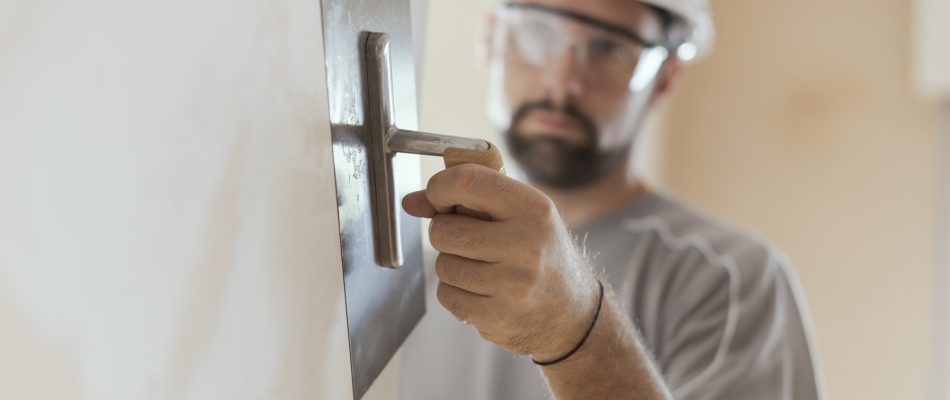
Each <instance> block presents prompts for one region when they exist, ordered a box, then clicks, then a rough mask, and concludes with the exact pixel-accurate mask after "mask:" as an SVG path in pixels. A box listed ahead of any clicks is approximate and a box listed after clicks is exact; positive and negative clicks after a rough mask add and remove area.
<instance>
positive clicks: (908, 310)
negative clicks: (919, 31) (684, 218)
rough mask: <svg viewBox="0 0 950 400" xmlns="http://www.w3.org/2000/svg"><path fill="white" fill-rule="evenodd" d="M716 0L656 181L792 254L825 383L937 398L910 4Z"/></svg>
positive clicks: (931, 185)
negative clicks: (711, 44) (715, 32)
mask: <svg viewBox="0 0 950 400" xmlns="http://www.w3.org/2000/svg"><path fill="white" fill-rule="evenodd" d="M713 4H714V8H715V12H716V17H717V18H718V23H719V27H720V37H719V43H718V47H717V49H716V52H715V53H714V56H713V58H711V59H709V60H708V61H706V62H704V63H702V64H700V65H697V66H696V67H695V68H694V69H693V70H692V71H690V73H689V75H688V77H687V80H686V82H684V83H685V85H684V86H683V87H682V89H683V90H682V91H681V92H680V93H679V94H678V97H677V99H676V102H675V103H674V104H673V106H672V109H671V110H670V112H669V115H668V118H667V120H666V125H667V128H668V130H667V132H666V133H665V140H664V143H665V145H664V148H663V149H662V152H663V153H664V154H665V157H664V161H663V162H664V164H663V165H662V166H661V168H660V169H661V170H662V171H663V173H662V180H663V181H664V182H665V183H666V184H667V186H668V187H669V188H671V189H672V190H673V191H674V192H676V193H680V194H682V195H683V196H684V197H686V198H687V199H689V200H691V201H693V202H694V203H696V204H699V205H700V206H702V207H703V208H705V209H707V210H710V211H713V212H714V213H715V214H718V215H720V216H723V217H725V218H727V219H729V220H731V221H735V222H737V223H739V224H742V225H745V226H747V227H750V228H752V229H754V230H756V231H758V232H761V233H764V234H765V235H766V236H767V237H769V238H770V239H771V240H772V241H773V242H775V243H776V244H778V245H779V246H780V247H781V248H782V249H784V250H785V251H786V252H787V253H788V254H789V256H790V257H791V259H792V261H793V262H794V263H795V267H796V268H797V270H798V272H799V274H800V276H801V278H802V282H803V284H804V289H805V293H806V294H807V296H808V298H809V299H808V300H809V302H810V304H811V310H812V316H813V317H814V323H815V328H816V331H817V339H818V348H819V354H820V357H821V361H822V364H823V367H824V371H825V373H826V374H825V375H826V378H827V379H826V381H827V393H828V394H829V398H832V399H928V398H934V397H932V395H931V393H930V392H931V388H932V387H933V384H932V382H931V377H932V374H931V368H932V367H933V361H934V350H933V348H934V343H935V340H938V339H937V338H934V337H933V336H932V332H933V316H934V315H935V312H936V311H935V309H934V287H935V284H934V264H935V261H934V256H935V254H936V248H935V247H936V243H935V241H934V233H935V232H936V230H935V229H936V227H935V224H934V221H935V219H936V216H935V213H936V196H937V193H936V187H937V185H936V183H937V163H936V156H937V150H936V148H937V139H936V132H937V129H936V109H935V106H934V105H933V104H929V103H926V102H925V101H923V100H921V98H919V97H917V94H916V92H915V91H914V85H913V78H912V68H911V65H912V62H911V60H912V51H911V48H912V35H911V32H912V25H911V24H912V4H911V3H910V2H907V1H904V0H886V1H873V2H868V1H862V0H841V1H834V2H809V3H807V4H803V3H800V2H777V1H767V2H763V1H756V0H732V1H719V2H713ZM942 245H943V246H946V245H947V244H942ZM942 340H950V338H943V339H942ZM943 379H946V377H943Z"/></svg>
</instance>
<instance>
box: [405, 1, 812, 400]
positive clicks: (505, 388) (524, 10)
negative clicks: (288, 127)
mask: <svg viewBox="0 0 950 400" xmlns="http://www.w3.org/2000/svg"><path fill="white" fill-rule="evenodd" d="M487 21H488V30H487V32H490V35H488V38H487V39H486V41H487V43H486V46H487V49H488V52H487V65H488V74H489V85H488V114H489V118H490V120H491V122H492V123H493V124H494V125H495V126H496V127H497V129H498V131H499V132H500V133H502V134H503V135H504V140H505V142H506V143H507V144H508V146H507V147H508V149H509V151H510V158H509V159H513V160H514V161H515V162H516V163H517V167H518V168H519V169H520V170H521V171H523V174H524V176H525V177H526V178H527V180H528V181H529V183H530V184H527V183H522V182H521V181H518V180H515V179H512V178H510V177H507V176H505V175H503V174H501V173H498V172H496V171H493V170H491V169H488V168H485V167H481V166H476V165H462V166H457V167H453V168H449V169H446V170H444V171H442V172H440V173H438V174H436V175H435V176H433V177H432V178H431V180H430V181H429V182H428V184H427V186H426V189H425V190H424V191H420V192H416V193H413V194H410V195H408V196H407V197H406V198H405V199H404V200H403V207H404V208H405V209H406V210H407V211H408V212H409V213H410V214H412V215H415V216H419V217H425V218H431V225H430V228H429V238H430V241H431V244H432V246H433V247H434V248H435V249H436V250H437V251H438V252H439V255H438V258H437V260H436V263H435V268H434V271H435V277H433V282H432V283H433V285H430V287H434V292H435V299H436V300H437V301H438V304H441V307H443V308H444V310H445V311H448V312H445V311H443V310H440V309H437V308H438V306H437V305H435V303H434V301H435V300H433V302H432V303H431V304H430V305H429V306H430V307H429V310H430V311H429V313H428V315H427V316H426V317H424V318H423V320H422V321H421V323H420V325H419V326H418V327H417V328H416V330H415V331H414V332H413V334H412V335H411V336H410V337H409V339H408V341H407V343H406V346H405V348H404V351H403V353H402V365H401V368H400V374H401V376H402V384H401V385H400V394H401V398H403V399H406V400H429V399H439V400H442V399H452V400H468V399H471V400H476V399H477V400H488V399H493V400H494V399H548V398H551V397H552V396H553V397H554V398H556V399H666V398H675V399H729V400H735V399H816V398H820V397H821V385H820V379H819V374H818V370H817V365H816V361H815V357H814V354H813V350H812V347H811V346H812V340H811V336H810V335H811V334H810V325H809V320H808V315H807V311H806V308H805V306H804V303H803V298H802V293H801V290H800V289H799V287H798V283H797V282H796V279H795V277H794V274H793V272H792V270H791V266H790V265H789V262H788V260H786V259H785V258H784V257H783V256H782V255H781V253H779V252H778V251H777V250H776V249H774V248H773V247H771V246H770V245H768V244H766V243H763V241H761V240H759V239H757V238H755V237H754V236H751V235H749V234H747V233H744V232H742V231H739V230H736V229H734V228H732V227H730V226H728V225H726V224H724V223H722V222H719V221H716V220H713V219H710V218H708V217H706V216H704V215H702V214H700V213H698V212H696V211H694V210H692V209H690V208H689V207H687V206H685V205H683V204H682V203H680V202H678V201H677V200H675V199H672V198H671V197H669V196H667V195H664V194H661V193H658V192H656V191H654V190H651V189H650V188H647V187H645V186H644V185H643V184H642V183H641V182H640V181H639V180H638V179H637V175H636V173H635V171H633V168H632V165H633V164H632V161H633V160H632V158H633V157H632V155H633V152H632V149H633V147H634V143H635V141H636V138H637V136H638V132H639V130H640V126H641V121H643V119H644V116H645V115H646V114H647V113H648V112H649V111H650V110H651V109H652V108H653V107H654V106H655V105H656V104H657V102H658V100H659V99H660V98H662V97H663V96H664V95H666V94H668V93H669V92H670V89H671V87H672V86H673V84H674V83H676V81H677V78H678V77H679V76H680V72H681V69H682V68H683V67H684V66H685V65H687V64H688V62H689V61H691V60H693V59H696V58H698V57H701V56H703V55H705V54H706V53H708V52H709V50H710V48H711V45H712V42H713V25H712V21H711V15H710V11H709V6H708V4H707V1H706V0H639V1H637V0H584V1H572V0H518V1H511V2H505V3H498V4H497V7H495V8H494V9H493V10H492V11H491V14H490V15H489V18H487ZM455 206H464V207H466V208H469V209H472V210H476V211H481V212H484V213H487V214H488V215H490V216H491V220H490V221H488V220H482V219H478V218H473V217H468V216H465V215H459V214H454V213H452V210H453V207H455ZM435 279H437V280H435ZM460 321H461V322H460Z"/></svg>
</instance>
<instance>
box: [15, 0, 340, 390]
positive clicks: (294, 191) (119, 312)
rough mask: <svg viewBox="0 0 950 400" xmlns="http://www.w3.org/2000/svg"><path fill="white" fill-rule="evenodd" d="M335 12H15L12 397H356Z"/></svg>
mask: <svg viewBox="0 0 950 400" xmlns="http://www.w3.org/2000/svg"><path fill="white" fill-rule="evenodd" d="M321 26H322V24H321V17H320V3H319V2H317V1H304V0H281V1H268V2H237V3H236V2H231V1H223V0H187V1H186V0H166V1H160V2H128V1H121V0H112V1H110V0H97V1H84V2H53V1H46V0H40V1H20V2H16V1H4V2H2V3H0V354H2V356H0V398H3V399H66V398H68V399H122V400H125V399H262V398H280V399H337V398H344V397H346V396H348V395H349V392H350V386H351V385H350V375H349V373H350V372H349V371H350V370H349V355H348V347H347V336H346V318H345V308H344V303H343V291H342V273H341V268H340V259H339V258H340V250H339V233H338V229H336V228H335V227H336V226H337V213H336V198H335V190H334V181H333V170H332V159H331V152H330V147H329V146H330V134H329V124H328V115H327V113H328V109H327V103H326V101H327V95H326V84H325V83H326V82H325V74H324V72H323V71H324V59H323V54H322V49H323V43H322V39H321V34H322V32H321Z"/></svg>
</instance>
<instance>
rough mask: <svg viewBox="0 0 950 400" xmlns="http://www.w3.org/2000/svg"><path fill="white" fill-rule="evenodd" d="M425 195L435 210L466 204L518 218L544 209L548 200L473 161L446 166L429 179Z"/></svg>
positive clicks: (499, 216) (501, 216)
mask: <svg viewBox="0 0 950 400" xmlns="http://www.w3.org/2000/svg"><path fill="white" fill-rule="evenodd" d="M426 198H427V199H428V200H429V203H431V204H432V205H433V206H434V207H436V208H437V209H438V208H440V207H442V208H451V207H452V206H457V205H461V206H465V207H467V208H469V209H472V210H475V211H482V212H486V213H488V214H489V215H491V216H492V217H493V218H494V219H495V220H508V219H512V218H515V217H518V216H520V215H522V214H524V213H525V211H527V210H529V209H537V208H540V210H538V211H542V212H547V211H550V210H551V208H552V207H553V205H552V203H551V202H550V200H549V199H548V198H547V197H545V196H544V195H543V194H541V193H540V192H538V191H537V190H536V189H534V188H532V187H530V186H528V185H525V184H523V183H521V182H518V181H516V180H514V179H511V178H509V177H507V176H504V175H502V174H501V173H499V172H498V171H495V170H492V169H490V168H487V167H483V166H481V165H475V164H463V165H458V166H455V167H452V168H448V169H445V170H443V171H441V172H439V173H437V174H435V175H434V176H433V177H432V179H429V184H428V185H427V186H426Z"/></svg>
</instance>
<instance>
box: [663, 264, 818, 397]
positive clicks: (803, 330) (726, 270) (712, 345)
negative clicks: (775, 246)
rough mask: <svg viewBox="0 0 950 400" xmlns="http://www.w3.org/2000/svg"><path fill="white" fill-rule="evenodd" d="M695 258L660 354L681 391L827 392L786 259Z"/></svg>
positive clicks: (676, 291)
mask: <svg viewBox="0 0 950 400" xmlns="http://www.w3.org/2000/svg"><path fill="white" fill-rule="evenodd" d="M694 256H695V257H694V258H695V259H694V260H693V262H692V263H691V265H689V266H686V267H683V266H682V264H681V265H680V266H681V267H682V268H686V269H687V271H685V272H684V273H680V274H678V278H677V280H676V281H675V282H673V283H671V284H670V288H669V289H670V291H669V292H668V293H667V294H666V297H667V300H666V301H665V302H664V304H666V307H668V309H667V310H665V312H664V313H663V315H665V316H667V317H664V318H663V319H664V323H663V328H662V331H663V332H662V334H661V336H662V337H663V338H664V339H663V340H662V346H660V348H658V349H656V350H657V354H656V355H655V356H656V359H657V363H658V365H659V368H660V369H661V372H662V373H663V375H664V378H665V379H666V382H667V384H668V385H669V387H670V389H671V391H672V393H673V397H674V398H676V399H678V400H700V399H702V400H714V399H715V400H719V399H723V400H725V399H729V400H741V399H789V400H791V399H795V400H802V399H806V400H807V399H817V398H819V389H818V383H817V381H816V374H815V367H814V363H813V360H812V354H811V351H810V348H809V344H808V341H809V337H808V333H807V332H808V329H807V323H806V322H805V321H806V316H805V315H804V307H802V306H801V305H800V304H801V302H800V296H799V294H798V290H797V286H796V284H795V281H794V276H793V275H792V273H791V271H790V269H789V267H788V263H787V262H786V261H785V260H784V258H782V257H781V256H780V255H778V254H775V253H774V252H773V251H768V252H767V256H764V257H757V258H758V260H754V259H753V260H742V259H739V260H736V259H735V258H731V257H720V258H713V257H710V256H708V254H706V255H703V254H694ZM685 257H686V258H687V259H684V260H679V261H680V262H684V261H689V260H688V258H689V255H686V256H685Z"/></svg>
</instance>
